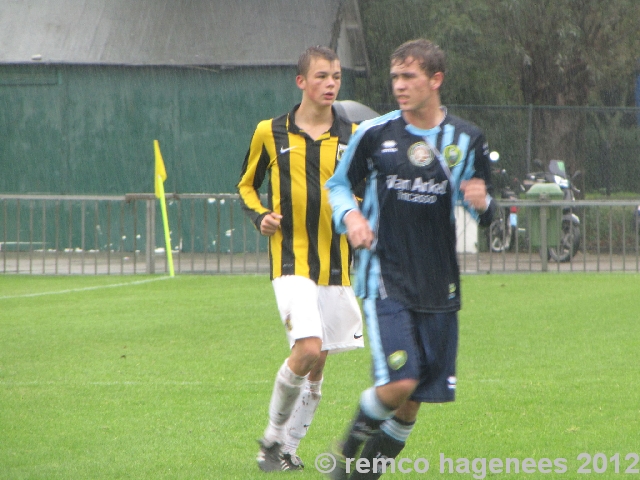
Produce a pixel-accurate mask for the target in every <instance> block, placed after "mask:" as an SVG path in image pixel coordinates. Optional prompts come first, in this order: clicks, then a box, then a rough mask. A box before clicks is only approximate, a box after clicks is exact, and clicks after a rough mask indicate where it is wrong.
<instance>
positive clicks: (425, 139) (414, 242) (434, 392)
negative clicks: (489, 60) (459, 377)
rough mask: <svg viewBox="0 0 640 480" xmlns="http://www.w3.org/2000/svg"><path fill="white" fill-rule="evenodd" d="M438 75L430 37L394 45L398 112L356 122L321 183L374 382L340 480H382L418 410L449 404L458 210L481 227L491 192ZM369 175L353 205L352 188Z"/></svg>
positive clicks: (476, 146)
mask: <svg viewBox="0 0 640 480" xmlns="http://www.w3.org/2000/svg"><path fill="white" fill-rule="evenodd" d="M444 72H445V55H444V53H443V51H442V50H441V49H440V48H439V47H438V46H437V45H434V44H433V43H432V42H430V41H428V40H425V39H418V40H412V41H409V42H406V43H404V44H403V45H401V46H400V47H398V48H397V49H396V50H395V52H394V53H393V54H392V55H391V72H390V73H391V83H392V88H393V93H394V96H395V98H396V100H397V102H398V105H399V109H398V110H396V111H393V112H391V113H388V114H386V115H383V116H381V117H378V118H376V119H373V120H368V121H365V122H363V123H362V124H361V125H360V127H359V128H358V129H357V130H356V132H355V133H354V135H353V136H352V137H351V140H350V141H349V144H348V146H347V149H346V151H345V152H344V154H343V156H342V158H341V161H340V163H339V165H338V167H337V169H336V172H335V174H334V175H333V176H332V177H331V178H330V179H329V181H328V182H327V184H326V187H327V188H328V189H329V191H330V192H329V197H330V201H331V204H332V207H333V220H334V223H335V225H336V229H337V231H338V232H339V233H343V232H346V233H347V237H348V240H349V242H350V243H351V245H352V246H353V247H354V248H356V249H358V252H357V254H358V258H357V285H356V294H357V295H358V296H360V297H361V298H362V299H363V309H364V312H365V317H366V321H367V332H368V336H369V345H370V348H371V353H372V357H373V371H374V381H375V384H374V386H372V387H371V388H369V389H367V390H365V391H364V392H363V393H362V395H361V397H360V404H359V409H358V411H357V413H356V415H355V418H354V419H353V421H352V424H351V427H350V428H349V430H348V431H347V434H346V436H345V438H344V441H343V442H342V443H341V444H340V445H339V446H338V449H337V451H336V452H335V453H336V454H337V455H338V458H339V459H341V460H342V462H341V463H339V465H340V466H339V467H338V468H337V469H336V470H334V471H333V472H332V474H331V475H332V478H336V479H342V478H347V470H350V471H351V472H352V473H351V476H350V477H349V478H351V479H354V478H378V477H379V476H380V474H381V472H382V471H383V468H382V463H383V462H385V461H388V459H392V458H395V457H396V456H397V455H398V454H399V453H400V451H401V450H402V448H403V447H404V445H405V442H406V440H407V437H408V436H409V434H410V433H411V430H412V429H413V426H414V424H415V421H416V417H417V414H418V410H419V408H420V405H421V404H422V403H425V402H430V403H441V402H449V401H453V400H454V396H455V388H456V371H455V364H456V356H457V345H458V317H457V312H458V310H459V309H460V274H459V268H458V262H457V254H456V229H455V218H454V207H455V206H456V204H457V203H458V202H462V204H463V205H464V206H465V207H466V208H467V209H468V210H469V211H470V212H471V214H472V215H473V216H474V218H476V219H477V220H479V222H480V224H481V225H483V226H484V225H489V224H490V223H491V218H492V216H493V212H494V210H495V208H496V206H495V202H494V201H492V199H491V197H490V195H489V194H488V193H487V192H488V190H489V191H491V179H490V167H489V159H488V146H487V144H486V141H485V138H484V134H483V133H482V131H481V130H480V129H479V128H478V127H477V126H475V125H473V124H472V123H470V122H467V121H465V120H462V119H460V118H458V117H455V116H453V115H451V114H449V113H448V112H447V109H446V108H445V107H444V106H442V104H441V102H440V87H441V85H442V83H443V80H444ZM364 179H366V190H365V194H364V199H363V202H362V205H361V207H359V206H358V204H357V203H356V201H355V200H354V195H353V189H354V187H355V186H356V185H358V184H360V182H362V181H363V180H364ZM363 444H364V446H363V447H362V451H360V447H361V446H362V445H363ZM358 457H359V458H366V459H368V460H369V465H370V467H369V469H368V473H365V471H359V470H358V469H356V460H355V459H357V458H358ZM348 459H354V460H351V461H349V460H348ZM346 462H349V463H346ZM363 463H364V462H363ZM365 465H366V464H365ZM349 467H350V469H349ZM364 470H367V469H364Z"/></svg>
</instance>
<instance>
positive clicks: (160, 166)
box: [153, 140, 174, 277]
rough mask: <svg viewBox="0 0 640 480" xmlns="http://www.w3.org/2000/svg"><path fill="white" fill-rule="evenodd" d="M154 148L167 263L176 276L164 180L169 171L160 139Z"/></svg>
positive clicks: (157, 193) (156, 187) (157, 192)
mask: <svg viewBox="0 0 640 480" xmlns="http://www.w3.org/2000/svg"><path fill="white" fill-rule="evenodd" d="M153 150H154V152H155V154H156V171H155V175H154V178H155V190H156V197H157V198H159V199H160V207H161V208H162V224H163V225H164V243H165V250H166V252H167V263H168V264H169V275H170V276H172V277H173V276H174V272H173V255H172V254H171V236H170V234H169V219H168V218H167V202H166V199H165V198H164V181H165V180H166V179H167V171H166V170H165V168H164V162H163V161H162V154H161V153H160V144H159V143H158V140H154V141H153Z"/></svg>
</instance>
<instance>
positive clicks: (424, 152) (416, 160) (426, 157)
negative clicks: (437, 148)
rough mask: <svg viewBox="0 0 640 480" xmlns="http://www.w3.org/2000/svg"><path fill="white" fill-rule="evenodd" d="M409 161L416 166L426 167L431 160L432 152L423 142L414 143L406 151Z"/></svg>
mask: <svg viewBox="0 0 640 480" xmlns="http://www.w3.org/2000/svg"><path fill="white" fill-rule="evenodd" d="M407 156H408V157H409V161H410V162H411V163H413V164H414V165H415V166H416V167H428V166H429V165H431V162H433V152H432V151H431V149H430V148H429V146H428V145H427V144H426V143H424V142H417V143H414V144H413V145H411V146H410V147H409V151H408V152H407Z"/></svg>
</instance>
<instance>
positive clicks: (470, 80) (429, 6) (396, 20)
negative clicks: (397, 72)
mask: <svg viewBox="0 0 640 480" xmlns="http://www.w3.org/2000/svg"><path fill="white" fill-rule="evenodd" d="M360 10H361V16H362V20H363V23H364V32H365V37H366V43H367V52H368V55H369V60H370V62H371V76H370V78H368V79H359V80H358V83H357V85H356V92H357V95H358V97H359V100H360V101H363V102H364V103H367V104H369V105H372V106H374V107H376V106H378V105H381V104H384V105H389V104H393V103H395V102H394V99H393V96H392V94H391V90H390V85H389V57H390V55H391V53H392V52H393V50H395V48H396V47H398V46H399V45H400V44H401V43H403V42H405V41H407V40H411V39H414V38H418V37H425V38H429V39H430V40H432V41H434V42H436V43H437V44H439V45H440V46H441V47H442V48H443V49H444V50H445V52H446V53H447V63H448V66H447V76H446V79H445V84H444V86H443V91H442V94H443V101H444V102H445V103H447V104H484V105H486V104H503V103H513V102H514V101H515V99H516V98H517V90H516V88H514V87H515V85H516V84H515V83H514V81H513V78H510V77H509V76H508V75H505V73H506V72H504V71H503V70H502V68H501V66H500V59H501V58H502V57H503V56H504V55H505V54H506V52H507V51H506V49H505V47H506V46H505V45H504V43H503V42H495V41H492V39H491V38H490V37H489V36H488V35H487V28H492V27H491V22H490V18H491V15H492V12H491V11H490V9H489V8H488V6H487V5H486V4H485V2H471V3H470V2H467V1H462V0H455V1H448V2H437V1H433V0H428V1H425V0H362V1H360Z"/></svg>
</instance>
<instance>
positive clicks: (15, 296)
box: [0, 277, 175, 300]
mask: <svg viewBox="0 0 640 480" xmlns="http://www.w3.org/2000/svg"><path fill="white" fill-rule="evenodd" d="M168 278H172V277H157V278H149V279H147V280H136V281H135V282H126V283H114V284H112V285H97V286H95V287H83V288H70V289H68V290H58V291H57V292H38V293H25V294H24V295H7V296H4V297H0V300H9V299H12V298H29V297H43V296H45V295H62V294H65V293H74V292H86V291H89V290H101V289H103V288H115V287H127V286H129V285H141V284H143V283H149V282H156V281H158V280H167V279H168ZM174 278H175V277H174Z"/></svg>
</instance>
